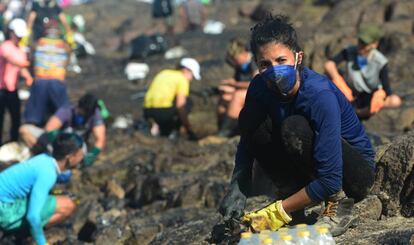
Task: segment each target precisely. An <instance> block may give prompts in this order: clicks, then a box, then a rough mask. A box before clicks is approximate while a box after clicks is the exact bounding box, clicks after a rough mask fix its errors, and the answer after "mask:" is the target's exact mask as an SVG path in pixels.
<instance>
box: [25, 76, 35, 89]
mask: <svg viewBox="0 0 414 245" xmlns="http://www.w3.org/2000/svg"><path fill="white" fill-rule="evenodd" d="M32 84H33V78H32V77H27V78H26V86H27V87H30V86H32Z"/></svg>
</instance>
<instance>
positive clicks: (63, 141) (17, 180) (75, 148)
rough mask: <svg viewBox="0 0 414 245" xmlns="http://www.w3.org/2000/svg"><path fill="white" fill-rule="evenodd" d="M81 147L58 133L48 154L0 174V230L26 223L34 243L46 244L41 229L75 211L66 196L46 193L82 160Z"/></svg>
mask: <svg viewBox="0 0 414 245" xmlns="http://www.w3.org/2000/svg"><path fill="white" fill-rule="evenodd" d="M82 146H83V141H82V139H81V138H80V137H78V136H77V135H75V134H68V133H62V134H60V135H58V137H57V138H56V140H55V141H54V143H53V151H52V154H51V155H49V154H40V155H37V156H35V157H33V158H31V159H29V160H27V161H24V162H21V163H19V164H16V165H13V166H12V167H9V168H8V169H6V170H4V171H3V172H2V173H0V229H1V230H3V231H13V230H18V229H21V228H23V226H24V224H25V223H26V221H27V222H28V224H29V226H30V232H31V235H32V237H33V239H34V241H35V242H36V244H37V245H44V244H48V243H47V240H46V237H45V234H44V232H43V227H50V226H53V225H55V224H58V223H61V222H62V221H64V220H65V219H67V218H68V217H69V216H70V215H71V214H72V213H73V212H74V210H75V204H74V202H73V201H72V200H71V199H70V198H69V197H66V196H53V195H49V192H50V190H51V189H52V187H53V186H54V185H55V183H56V180H57V179H58V176H59V175H60V173H62V172H63V171H65V170H67V169H73V168H75V167H76V166H77V165H78V164H79V162H80V161H81V160H82V159H83V157H84V152H83V150H82Z"/></svg>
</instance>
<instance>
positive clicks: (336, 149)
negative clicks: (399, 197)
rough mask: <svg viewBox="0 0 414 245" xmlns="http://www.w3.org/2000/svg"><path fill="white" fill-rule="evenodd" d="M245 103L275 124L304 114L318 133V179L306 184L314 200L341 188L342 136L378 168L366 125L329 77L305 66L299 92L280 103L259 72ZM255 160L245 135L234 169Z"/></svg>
mask: <svg viewBox="0 0 414 245" xmlns="http://www.w3.org/2000/svg"><path fill="white" fill-rule="evenodd" d="M246 106H253V107H254V109H253V111H256V112H257V111H259V114H260V113H266V114H267V115H269V116H270V118H271V119H272V122H273V123H276V124H281V123H282V121H283V120H284V119H286V118H287V117H289V116H291V115H301V116H303V117H305V118H306V119H307V120H308V121H309V123H310V125H311V128H312V129H313V131H314V133H315V137H314V142H313V147H314V149H313V157H314V160H315V162H316V177H317V178H316V179H315V180H314V181H312V182H311V183H310V184H309V185H308V186H306V192H307V193H308V195H309V197H310V198H311V199H312V200H313V201H315V202H318V201H322V200H325V199H326V198H327V197H329V196H330V195H332V194H335V193H336V192H338V191H339V190H341V189H342V164H343V162H342V145H341V138H342V139H344V140H345V141H347V142H348V143H349V144H350V145H351V146H353V147H354V148H355V149H356V150H357V151H358V152H359V153H360V154H361V155H362V156H363V157H364V158H365V159H366V160H367V161H368V162H369V163H370V164H371V166H372V168H373V169H374V168H375V164H374V156H375V153H374V150H373V148H372V146H371V143H370V141H369V139H368V137H367V135H366V133H365V130H364V128H363V126H362V125H361V123H360V121H359V120H358V117H357V116H356V114H355V112H354V110H353V108H352V106H351V104H350V103H349V102H348V101H347V100H346V98H345V97H344V95H343V94H342V93H341V92H340V91H339V89H338V88H337V87H336V86H335V85H334V84H333V83H332V82H331V81H330V80H329V79H328V78H327V77H326V76H323V75H320V74H318V73H316V72H314V71H312V70H310V69H309V68H304V69H303V71H302V73H301V84H300V88H299V91H298V93H297V95H296V96H295V98H294V99H293V100H291V101H290V102H287V103H286V102H285V103H283V102H281V101H280V100H279V99H278V97H277V96H276V95H275V94H274V92H272V91H271V90H270V89H268V87H267V85H266V82H265V81H264V80H263V79H262V78H261V76H260V75H259V76H256V77H255V78H254V79H253V81H252V82H251V83H250V86H249V89H248V91H247V97H246V101H245V107H246ZM252 162H253V157H252V156H251V155H250V154H249V152H248V151H247V148H246V145H245V140H244V139H243V137H242V138H241V139H240V143H239V146H238V148H237V153H236V166H235V169H239V168H243V167H245V166H246V165H251V164H252Z"/></svg>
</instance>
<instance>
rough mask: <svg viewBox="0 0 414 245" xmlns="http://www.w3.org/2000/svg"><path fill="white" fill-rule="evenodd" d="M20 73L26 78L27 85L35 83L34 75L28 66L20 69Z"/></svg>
mask: <svg viewBox="0 0 414 245" xmlns="http://www.w3.org/2000/svg"><path fill="white" fill-rule="evenodd" d="M20 75H21V76H22V77H23V78H24V80H25V81H26V86H28V87H30V86H32V84H33V77H32V75H30V72H29V70H28V69H27V68H23V69H21V70H20Z"/></svg>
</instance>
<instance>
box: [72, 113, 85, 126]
mask: <svg viewBox="0 0 414 245" xmlns="http://www.w3.org/2000/svg"><path fill="white" fill-rule="evenodd" d="M73 122H74V124H75V126H80V125H83V124H84V123H85V117H83V116H81V115H75V117H74V118H73Z"/></svg>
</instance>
